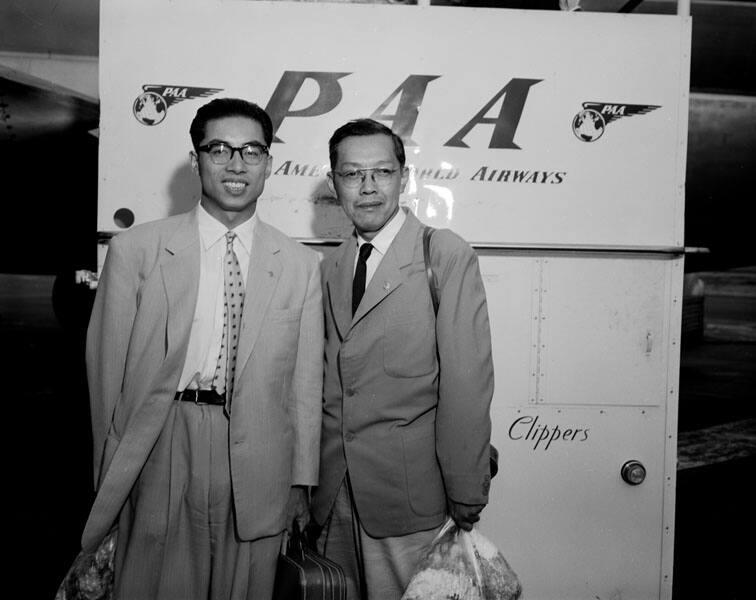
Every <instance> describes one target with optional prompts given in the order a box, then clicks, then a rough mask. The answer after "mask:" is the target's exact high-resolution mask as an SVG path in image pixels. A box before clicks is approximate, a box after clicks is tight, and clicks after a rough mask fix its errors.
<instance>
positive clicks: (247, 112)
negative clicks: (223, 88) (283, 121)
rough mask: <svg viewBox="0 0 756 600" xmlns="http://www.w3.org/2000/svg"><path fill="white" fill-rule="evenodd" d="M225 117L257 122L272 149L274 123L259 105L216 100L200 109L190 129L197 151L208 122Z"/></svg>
mask: <svg viewBox="0 0 756 600" xmlns="http://www.w3.org/2000/svg"><path fill="white" fill-rule="evenodd" d="M225 117H247V118H249V119H252V120H253V121H257V122H258V123H259V124H260V127H262V130H263V137H264V138H265V145H266V146H268V147H270V145H271V143H272V142H273V123H272V122H271V120H270V117H269V116H268V113H266V112H265V111H264V110H263V109H262V108H260V107H259V106H258V105H257V104H255V103H254V102H248V101H247V100H242V99H241V98H216V99H215V100H211V101H210V102H208V103H207V104H204V105H203V106H200V107H199V109H198V110H197V114H196V115H194V119H193V120H192V124H191V126H190V127H189V135H190V136H191V138H192V145H193V146H194V149H195V150H197V149H198V147H199V145H200V143H201V142H202V139H203V138H204V137H205V129H206V128H207V124H208V122H209V121H213V120H215V119H223V118H225Z"/></svg>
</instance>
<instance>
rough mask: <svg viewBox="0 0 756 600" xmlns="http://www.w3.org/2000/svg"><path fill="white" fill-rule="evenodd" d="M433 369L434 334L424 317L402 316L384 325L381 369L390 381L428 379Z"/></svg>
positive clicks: (434, 360)
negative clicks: (422, 377) (425, 377)
mask: <svg viewBox="0 0 756 600" xmlns="http://www.w3.org/2000/svg"><path fill="white" fill-rule="evenodd" d="M435 366H436V331H435V327H434V323H433V321H429V319H428V317H427V315H424V314H420V313H415V314H410V315H404V316H403V317H402V318H401V320H397V319H389V320H387V321H386V326H385V332H384V344H383V367H384V369H385V371H386V373H387V374H388V375H391V376H393V377H420V376H422V375H428V374H429V373H431V372H432V371H433V369H434V368H435Z"/></svg>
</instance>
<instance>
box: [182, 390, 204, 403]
mask: <svg viewBox="0 0 756 600" xmlns="http://www.w3.org/2000/svg"><path fill="white" fill-rule="evenodd" d="M187 392H188V393H189V394H194V398H191V396H190V397H189V398H188V400H189V401H190V402H194V403H195V404H199V392H200V391H199V388H194V389H192V390H184V393H183V394H182V395H181V399H182V400H184V395H186V394H187Z"/></svg>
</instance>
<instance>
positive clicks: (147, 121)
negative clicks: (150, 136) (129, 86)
mask: <svg viewBox="0 0 756 600" xmlns="http://www.w3.org/2000/svg"><path fill="white" fill-rule="evenodd" d="M167 111H168V105H167V104H166V102H165V100H164V99H163V97H162V96H161V95H160V94H157V93H155V92H144V94H140V95H139V96H137V99H136V100H134V116H135V117H136V119H137V121H139V122H140V123H141V124H142V125H157V124H159V123H161V122H162V121H163V119H165V115H166V112H167Z"/></svg>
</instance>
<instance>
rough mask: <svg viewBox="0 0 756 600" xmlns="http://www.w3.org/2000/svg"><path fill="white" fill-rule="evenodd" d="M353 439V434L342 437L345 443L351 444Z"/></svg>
mask: <svg viewBox="0 0 756 600" xmlns="http://www.w3.org/2000/svg"><path fill="white" fill-rule="evenodd" d="M353 439H354V434H353V433H347V434H346V435H345V436H344V440H345V441H347V442H351V441H352V440H353Z"/></svg>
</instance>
